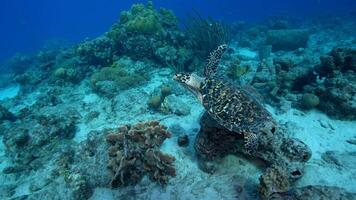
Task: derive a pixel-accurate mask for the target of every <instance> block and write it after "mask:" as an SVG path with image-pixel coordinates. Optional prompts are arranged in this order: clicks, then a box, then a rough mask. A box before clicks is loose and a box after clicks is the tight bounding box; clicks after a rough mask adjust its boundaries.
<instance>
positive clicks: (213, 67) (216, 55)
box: [204, 44, 228, 77]
mask: <svg viewBox="0 0 356 200" xmlns="http://www.w3.org/2000/svg"><path fill="white" fill-rule="evenodd" d="M227 47H228V46H227V45H226V44H222V45H220V46H218V48H217V49H216V50H215V51H213V52H211V53H210V55H209V58H208V60H207V63H206V65H205V68H204V75H205V76H206V77H210V76H213V75H215V73H216V71H217V68H218V66H219V63H220V60H221V57H222V56H223V55H224V53H225V51H226V49H227Z"/></svg>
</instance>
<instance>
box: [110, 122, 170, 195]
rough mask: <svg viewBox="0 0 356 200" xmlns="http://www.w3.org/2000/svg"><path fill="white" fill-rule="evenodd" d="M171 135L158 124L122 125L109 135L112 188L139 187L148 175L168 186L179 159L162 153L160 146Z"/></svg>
mask: <svg viewBox="0 0 356 200" xmlns="http://www.w3.org/2000/svg"><path fill="white" fill-rule="evenodd" d="M170 136H171V134H170V133H169V132H168V131H167V128H166V127H165V126H163V125H160V124H159V122H157V121H151V122H145V123H138V124H136V125H133V126H129V125H126V126H122V127H121V128H119V130H118V131H117V132H114V133H111V134H108V135H107V136H106V140H107V142H108V143H109V144H111V147H110V148H109V150H108V153H109V156H110V160H109V164H108V168H109V170H110V172H111V173H112V180H111V186H112V187H114V188H115V187H119V186H125V185H131V184H136V183H138V182H139V181H140V180H141V179H142V177H143V176H144V175H146V174H147V175H148V176H149V178H150V179H151V180H153V181H157V182H158V183H159V184H161V185H165V184H167V183H168V177H169V176H175V174H176V172H175V169H174V167H173V161H174V160H175V158H174V157H172V156H170V155H167V154H164V153H162V152H161V151H160V150H159V147H160V146H161V145H162V143H163V142H164V140H165V139H167V138H169V137H170Z"/></svg>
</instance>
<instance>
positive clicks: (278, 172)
mask: <svg viewBox="0 0 356 200" xmlns="http://www.w3.org/2000/svg"><path fill="white" fill-rule="evenodd" d="M289 187H290V183H289V181H288V174H287V173H286V171H285V170H283V168H281V167H278V166H274V167H271V168H268V169H267V170H266V172H265V173H264V174H263V175H262V176H261V177H260V185H259V188H258V192H259V195H260V196H261V197H262V199H266V198H268V197H269V196H270V195H271V194H273V193H275V192H285V191H287V190H288V189H289Z"/></svg>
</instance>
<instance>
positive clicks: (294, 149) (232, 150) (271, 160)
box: [194, 113, 311, 181]
mask: <svg viewBox="0 0 356 200" xmlns="http://www.w3.org/2000/svg"><path fill="white" fill-rule="evenodd" d="M200 125H201V130H200V132H199V133H198V135H197V137H196V139H195V144H194V145H195V149H196V151H197V154H198V158H199V162H206V161H214V160H216V159H219V158H221V157H223V156H226V155H228V154H235V155H241V154H242V155H245V156H248V157H250V156H251V155H250V154H249V153H248V152H246V151H245V147H244V145H245V141H244V137H243V135H242V134H236V133H234V132H231V131H229V130H227V129H225V128H223V127H222V126H220V125H219V124H218V123H217V122H216V121H215V120H214V119H212V118H211V116H210V115H209V114H207V113H204V114H203V116H202V118H201V120H200ZM257 146H258V148H257V150H256V151H255V152H254V153H253V155H252V156H253V157H255V158H257V159H260V160H262V161H264V162H265V163H266V165H267V166H274V165H275V166H279V167H281V168H283V169H284V170H285V171H286V173H287V174H288V178H289V179H290V180H291V181H295V180H297V179H298V178H300V177H301V176H302V175H303V168H304V165H305V163H306V162H307V161H308V160H309V159H310V157H311V150H310V149H309V147H308V146H307V145H306V144H304V143H303V142H302V141H300V140H297V139H293V138H286V137H285V136H283V133H282V132H281V130H277V129H275V130H272V131H271V132H268V131H266V132H264V131H263V130H261V133H260V134H259V137H258V144H257Z"/></svg>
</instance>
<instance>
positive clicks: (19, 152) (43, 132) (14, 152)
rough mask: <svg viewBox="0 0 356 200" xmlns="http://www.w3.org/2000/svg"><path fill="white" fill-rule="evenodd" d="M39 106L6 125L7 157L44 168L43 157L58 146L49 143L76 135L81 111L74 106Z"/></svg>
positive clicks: (20, 162)
mask: <svg viewBox="0 0 356 200" xmlns="http://www.w3.org/2000/svg"><path fill="white" fill-rule="evenodd" d="M36 106H37V105H36V104H35V105H34V106H33V107H32V110H28V111H23V112H24V114H23V115H22V114H20V117H19V119H18V120H16V121H15V122H12V123H11V124H8V125H7V126H4V127H3V128H4V129H5V130H4V137H3V143H4V144H5V146H6V155H7V157H9V159H10V160H11V161H12V162H13V163H15V164H17V165H19V166H25V167H26V168H27V169H37V168H38V167H43V166H42V165H41V162H42V161H43V160H42V159H46V157H47V156H48V155H47V154H48V152H51V151H54V149H55V148H53V147H52V148H49V146H51V145H53V144H56V143H60V142H61V141H62V140H67V139H71V138H73V137H74V135H75V133H76V122H77V120H78V119H79V118H80V117H79V116H80V115H79V113H78V112H76V110H73V109H71V108H59V107H58V108H48V107H45V108H43V109H41V108H37V107H36ZM43 113H45V114H43Z"/></svg>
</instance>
